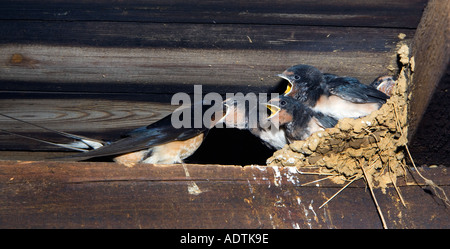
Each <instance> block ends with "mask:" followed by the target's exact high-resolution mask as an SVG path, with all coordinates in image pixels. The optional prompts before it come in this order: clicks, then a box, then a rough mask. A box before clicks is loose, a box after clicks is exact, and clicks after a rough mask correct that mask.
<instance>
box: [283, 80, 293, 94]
mask: <svg viewBox="0 0 450 249" xmlns="http://www.w3.org/2000/svg"><path fill="white" fill-rule="evenodd" d="M291 91H292V83H291V82H290V81H289V83H288V85H287V87H286V91H284V93H283V95H288V94H289V93H290V92H291Z"/></svg>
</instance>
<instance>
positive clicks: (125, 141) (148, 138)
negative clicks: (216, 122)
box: [64, 115, 209, 160]
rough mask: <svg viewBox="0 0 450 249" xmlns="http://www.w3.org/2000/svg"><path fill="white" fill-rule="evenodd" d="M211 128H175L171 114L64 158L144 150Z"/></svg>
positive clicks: (80, 157) (80, 158)
mask: <svg viewBox="0 0 450 249" xmlns="http://www.w3.org/2000/svg"><path fill="white" fill-rule="evenodd" d="M208 130H209V129H207V128H205V127H202V128H183V127H182V128H174V127H173V125H172V123H171V115H169V116H166V117H165V118H163V119H161V120H159V121H157V122H155V123H153V124H151V125H149V126H145V127H141V128H138V129H136V130H133V131H131V132H130V133H128V134H127V135H125V137H124V138H122V139H120V140H118V141H116V142H113V143H111V144H108V145H105V146H103V147H101V148H99V149H96V150H92V151H87V152H83V153H80V154H77V155H73V156H69V157H65V158H64V159H76V160H85V159H89V158H93V157H103V156H111V155H118V154H124V153H129V152H134V151H139V150H144V149H148V148H151V147H153V146H157V145H160V144H164V143H167V142H173V141H180V140H186V139H189V138H192V137H195V136H196V135H199V134H200V133H204V132H207V131H208Z"/></svg>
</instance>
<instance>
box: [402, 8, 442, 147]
mask: <svg viewBox="0 0 450 249" xmlns="http://www.w3.org/2000/svg"><path fill="white" fill-rule="evenodd" d="M449 12H450V2H449V1H440V0H432V1H430V2H429V4H428V5H427V9H426V10H425V12H424V15H423V18H422V20H421V22H420V24H419V26H418V27H417V32H416V35H415V36H414V44H413V47H412V56H414V61H415V67H414V78H413V85H412V87H411V89H410V91H411V101H410V105H409V113H410V115H409V117H408V118H409V120H408V121H409V127H408V129H409V133H408V135H409V138H410V139H411V136H413V135H414V133H415V132H416V129H417V127H418V125H419V122H420V120H421V118H422V116H423V114H424V112H425V111H426V108H427V106H428V104H429V102H430V98H431V97H432V96H433V93H434V90H435V89H436V86H437V85H438V84H439V82H440V80H441V79H442V78H443V76H444V74H445V71H446V69H447V67H448V66H450V35H449V34H450V26H449V23H450V16H449V14H448V13H449ZM430 37H431V38H432V39H430Z"/></svg>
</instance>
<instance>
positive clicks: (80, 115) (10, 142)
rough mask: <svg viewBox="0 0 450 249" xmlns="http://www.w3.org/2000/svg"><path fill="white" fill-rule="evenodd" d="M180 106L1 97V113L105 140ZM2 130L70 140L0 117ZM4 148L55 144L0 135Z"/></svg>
mask: <svg viewBox="0 0 450 249" xmlns="http://www.w3.org/2000/svg"><path fill="white" fill-rule="evenodd" d="M176 107H177V106H172V105H170V104H167V103H166V104H164V103H158V102H151V101H148V102H143V101H132V100H131V99H129V100H122V101H120V100H107V99H83V98H71V99H64V98H61V99H0V113H3V114H6V115H9V116H12V117H15V118H18V119H21V120H24V121H27V122H31V123H33V124H36V125H40V126H44V127H46V128H49V129H54V130H59V131H65V132H69V133H74V134H78V135H85V136H88V137H92V138H96V139H104V140H116V139H118V138H120V135H121V134H124V133H125V132H128V131H131V130H133V129H135V128H138V127H141V126H146V125H149V124H151V123H154V122H156V121H158V120H159V119H161V118H163V117H165V116H167V115H169V114H170V113H171V112H172V111H173V110H174V109H175V108H176ZM0 126H1V128H2V129H5V130H8V131H10V132H15V133H20V134H23V135H29V136H33V137H37V138H41V139H50V140H51V141H56V142H63V141H66V142H70V139H69V140H68V139H63V137H61V136H59V135H57V134H54V133H52V132H49V131H47V130H43V129H40V128H37V127H33V126H31V125H28V124H22V123H20V122H18V121H15V120H11V119H8V118H5V117H0ZM0 148H1V149H3V150H5V149H6V150H47V149H57V147H55V146H51V145H45V144H41V143H38V142H35V141H30V140H27V139H22V138H17V137H15V136H12V135H8V134H5V133H1V134H0Z"/></svg>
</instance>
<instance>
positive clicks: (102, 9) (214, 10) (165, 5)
mask: <svg viewBox="0 0 450 249" xmlns="http://www.w3.org/2000/svg"><path fill="white" fill-rule="evenodd" d="M426 2H427V0H398V1H389V0H379V1H372V2H367V1H364V0H354V1H327V0H320V1H295V0H284V1H276V2H273V1H269V0H263V1H258V2H257V4H255V3H254V2H242V1H238V0H232V1H189V2H186V1H182V0H175V1H170V2H167V1H161V0H159V1H141V0H131V1H106V0H95V1H93V0H84V1H55V0H43V1H39V2H35V1H30V0H8V1H2V5H1V6H0V16H1V18H2V19H3V20H26V19H32V20H42V21H114V22H117V21H119V22H120V21H122V22H166V23H208V24H220V23H222V24H223V23H234V24H239V23H247V24H277V25H279V24H290V25H308V26H309V25H315V26H352V27H354V26H362V27H390V28H392V27H401V28H403V27H406V28H415V27H416V26H417V23H418V22H419V19H420V14H421V12H422V9H423V7H424V5H425V3H426ZM399 13H401V14H400V15H399Z"/></svg>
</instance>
